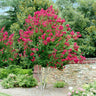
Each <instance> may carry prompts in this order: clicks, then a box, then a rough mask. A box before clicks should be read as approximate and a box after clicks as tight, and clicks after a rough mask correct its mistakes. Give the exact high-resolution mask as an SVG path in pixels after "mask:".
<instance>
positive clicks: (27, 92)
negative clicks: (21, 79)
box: [0, 86, 69, 96]
mask: <svg viewBox="0 0 96 96" xmlns="http://www.w3.org/2000/svg"><path fill="white" fill-rule="evenodd" d="M68 91H69V90H68V87H65V88H53V87H52V86H51V87H48V88H46V89H45V90H44V91H41V90H40V89H39V88H10V89H4V88H3V87H2V86H0V92H3V93H7V94H10V95H12V96H67V93H68Z"/></svg>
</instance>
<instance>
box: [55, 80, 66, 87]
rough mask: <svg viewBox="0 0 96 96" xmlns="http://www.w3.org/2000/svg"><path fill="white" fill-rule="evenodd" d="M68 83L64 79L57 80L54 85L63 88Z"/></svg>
mask: <svg viewBox="0 0 96 96" xmlns="http://www.w3.org/2000/svg"><path fill="white" fill-rule="evenodd" d="M65 85H66V83H65V82H63V81H57V82H56V83H54V87H55V88H63V87H65Z"/></svg>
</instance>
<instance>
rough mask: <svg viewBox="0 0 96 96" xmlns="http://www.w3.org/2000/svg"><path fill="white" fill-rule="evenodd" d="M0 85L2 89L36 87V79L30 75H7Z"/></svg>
mask: <svg viewBox="0 0 96 96" xmlns="http://www.w3.org/2000/svg"><path fill="white" fill-rule="evenodd" d="M1 85H2V86H3V87H4V88H13V87H34V86H36V85H37V81H36V79H34V78H33V76H32V75H30V76H29V75H28V74H25V75H17V76H16V75H15V74H9V75H8V77H7V78H6V79H4V80H3V81H2V82H1Z"/></svg>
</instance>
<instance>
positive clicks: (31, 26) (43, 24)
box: [18, 6, 85, 69]
mask: <svg viewBox="0 0 96 96" xmlns="http://www.w3.org/2000/svg"><path fill="white" fill-rule="evenodd" d="M64 23H65V20H64V19H61V18H59V17H58V15H57V11H54V9H53V8H52V6H50V7H49V8H48V9H47V10H44V9H41V10H40V11H36V12H35V13H34V16H31V15H29V16H28V18H27V19H25V24H24V28H25V30H22V29H21V30H19V34H20V37H19V39H18V43H19V46H21V47H22V50H23V54H22V53H21V56H22V57H23V58H24V60H26V61H28V62H32V64H39V65H41V66H42V67H47V66H50V67H52V68H58V69H62V68H63V67H64V66H65V65H66V64H68V63H69V62H71V63H72V62H75V63H82V61H83V60H84V59H85V57H83V56H82V55H81V51H80V49H79V46H78V45H77V43H76V42H74V40H77V39H78V38H79V37H81V35H80V32H77V33H74V31H73V30H71V28H70V26H69V24H66V25H65V26H63V24H64ZM27 64H28V63H27Z"/></svg>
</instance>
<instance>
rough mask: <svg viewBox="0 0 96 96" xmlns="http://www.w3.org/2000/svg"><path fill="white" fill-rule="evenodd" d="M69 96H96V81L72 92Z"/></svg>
mask: <svg viewBox="0 0 96 96" xmlns="http://www.w3.org/2000/svg"><path fill="white" fill-rule="evenodd" d="M68 96H96V81H94V82H92V83H89V84H84V85H83V86H82V88H77V89H75V90H71V92H69V93H68Z"/></svg>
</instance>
